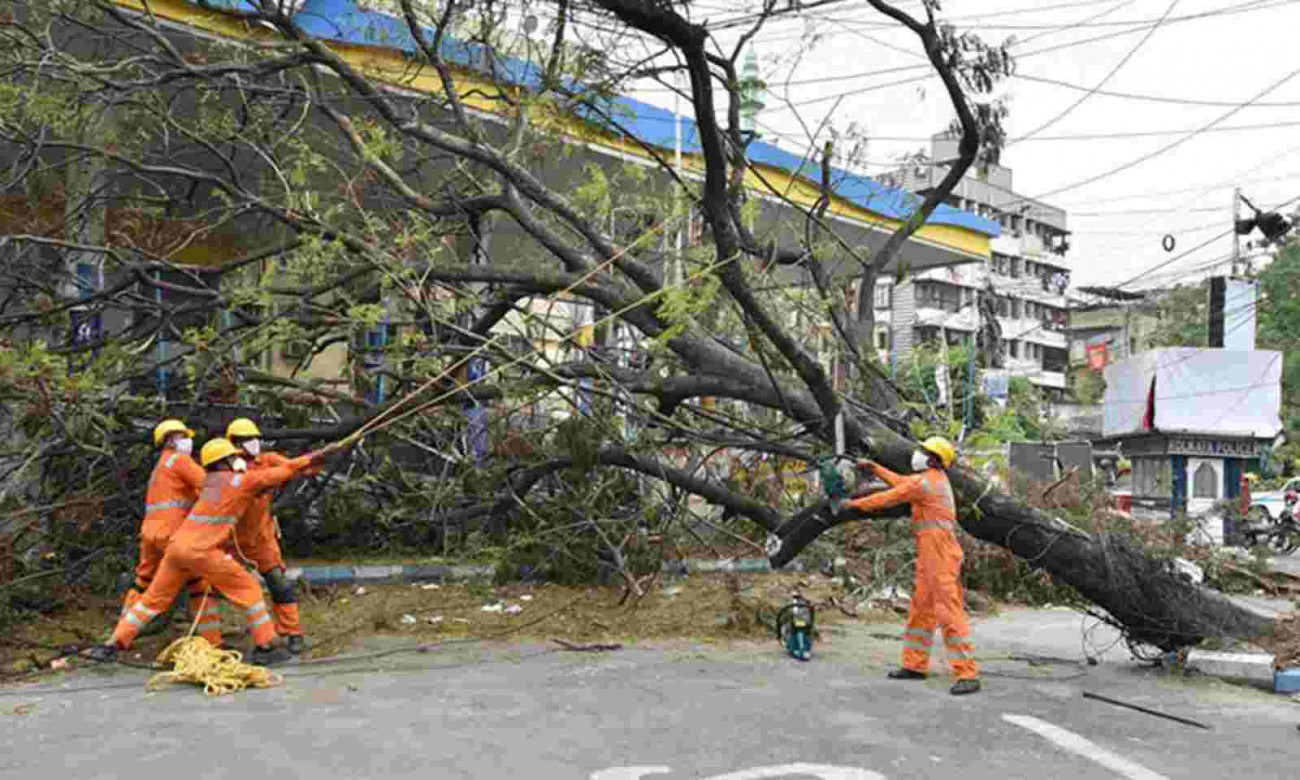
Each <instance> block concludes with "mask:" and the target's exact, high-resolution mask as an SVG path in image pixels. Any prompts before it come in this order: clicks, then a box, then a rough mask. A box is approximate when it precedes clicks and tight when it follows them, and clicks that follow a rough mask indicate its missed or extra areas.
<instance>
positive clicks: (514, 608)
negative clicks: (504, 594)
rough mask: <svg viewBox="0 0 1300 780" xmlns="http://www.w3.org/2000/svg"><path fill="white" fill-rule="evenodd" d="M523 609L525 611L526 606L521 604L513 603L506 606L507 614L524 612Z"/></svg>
mask: <svg viewBox="0 0 1300 780" xmlns="http://www.w3.org/2000/svg"><path fill="white" fill-rule="evenodd" d="M523 611H524V608H523V607H521V606H519V605H518V604H511V605H510V606H508V607H506V614H507V615H518V614H519V613H520V612H523Z"/></svg>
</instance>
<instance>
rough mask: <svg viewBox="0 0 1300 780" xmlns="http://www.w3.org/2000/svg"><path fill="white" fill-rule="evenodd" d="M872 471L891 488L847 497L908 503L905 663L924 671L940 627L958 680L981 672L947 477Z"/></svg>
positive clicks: (869, 506) (868, 502)
mask: <svg viewBox="0 0 1300 780" xmlns="http://www.w3.org/2000/svg"><path fill="white" fill-rule="evenodd" d="M875 472H876V475H877V476H879V477H880V478H881V479H883V480H885V481H886V482H888V483H889V484H890V485H891V487H890V489H889V490H885V491H882V492H880V493H875V494H873V495H869V496H864V497H862V498H858V499H854V500H851V501H848V502H846V505H847V506H851V507H853V508H855V509H857V510H859V511H862V512H870V511H872V510H874V509H884V508H886V507H891V506H895V505H897V504H901V503H904V502H907V503H910V504H911V505H912V535H913V537H915V539H916V552H917V558H916V585H915V587H913V589H912V603H911V607H910V609H909V610H908V615H907V629H906V630H905V631H904V632H903V668H904V669H910V670H912V671H914V672H920V673H921V674H926V673H927V672H928V671H929V668H930V649H931V647H932V645H933V644H934V631H935V628H936V627H937V628H942V629H943V639H944V645H945V647H946V648H947V651H948V664H949V666H950V667H951V669H952V674H953V676H954V677H956V678H957V679H959V680H966V679H975V678H977V677H979V667H978V665H977V664H976V663H975V660H974V658H973V657H972V654H973V653H974V646H973V645H972V644H971V641H970V625H969V623H968V622H967V620H966V605H965V600H964V598H963V596H962V588H961V561H962V552H961V545H960V544H958V543H957V537H956V536H955V535H954V533H953V532H954V526H955V524H956V522H957V503H956V501H954V500H953V496H952V486H951V485H950V484H949V483H948V476H947V475H946V474H944V473H943V472H942V471H940V470H939V469H927V470H926V471H923V472H921V473H920V474H914V475H909V476H903V475H901V474H895V473H894V472H892V471H890V470H889V469H887V468H884V467H883V466H880V465H878V464H877V465H876V466H875Z"/></svg>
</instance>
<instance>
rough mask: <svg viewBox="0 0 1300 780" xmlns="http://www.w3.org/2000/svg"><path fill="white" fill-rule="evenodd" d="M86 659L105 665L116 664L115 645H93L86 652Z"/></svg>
mask: <svg viewBox="0 0 1300 780" xmlns="http://www.w3.org/2000/svg"><path fill="white" fill-rule="evenodd" d="M86 657H87V658H89V659H90V660H92V661H99V662H100V663H105V664H112V663H117V645H115V644H113V645H95V646H93V647H91V648H90V649H89V650H87V651H86Z"/></svg>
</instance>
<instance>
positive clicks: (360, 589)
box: [352, 585, 366, 596]
mask: <svg viewBox="0 0 1300 780" xmlns="http://www.w3.org/2000/svg"><path fill="white" fill-rule="evenodd" d="M352 595H353V596H364V595H366V588H365V586H364V585H358V586H357V587H356V588H354V589H353V590H352Z"/></svg>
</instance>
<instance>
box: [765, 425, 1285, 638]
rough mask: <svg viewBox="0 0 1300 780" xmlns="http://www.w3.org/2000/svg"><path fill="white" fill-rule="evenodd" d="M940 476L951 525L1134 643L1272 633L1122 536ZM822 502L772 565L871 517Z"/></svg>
mask: <svg viewBox="0 0 1300 780" xmlns="http://www.w3.org/2000/svg"><path fill="white" fill-rule="evenodd" d="M890 449H899V448H898V447H897V446H894V447H891V448H890ZM891 455H892V457H889V458H888V459H889V460H895V461H896V460H898V459H899V456H900V455H901V453H900V452H894V453H891ZM881 460H886V456H882V457H881ZM948 476H949V479H950V480H951V482H952V487H953V492H954V493H955V494H956V496H957V499H958V507H959V513H958V518H959V522H960V524H961V527H962V528H963V529H964V530H965V531H966V532H967V533H969V534H970V535H971V536H974V537H975V538H976V539H979V540H981V541H985V542H989V543H991V544H996V545H998V546H1000V547H1004V548H1006V549H1008V550H1010V551H1011V552H1012V553H1013V554H1015V555H1016V556H1017V557H1019V558H1022V559H1024V560H1025V561H1027V562H1029V563H1030V565H1032V566H1036V567H1039V568H1041V569H1044V570H1045V571H1047V572H1048V573H1049V574H1051V575H1052V576H1053V577H1054V578H1055V579H1056V580H1058V581H1059V582H1064V583H1066V584H1068V585H1070V586H1072V587H1073V588H1074V589H1075V590H1077V591H1078V592H1079V595H1081V596H1083V597H1084V598H1086V599H1088V600H1089V601H1091V602H1093V603H1094V604H1096V605H1097V606H1099V607H1101V608H1102V609H1104V610H1106V612H1108V613H1110V616H1111V617H1112V618H1114V620H1115V621H1116V622H1117V623H1118V624H1120V625H1121V626H1123V628H1124V631H1125V632H1126V635H1127V636H1128V637H1129V638H1130V639H1131V640H1132V641H1134V642H1140V643H1143V644H1148V645H1152V646H1155V647H1158V648H1160V649H1162V650H1173V649H1175V648H1180V647H1188V646H1191V645H1195V644H1198V643H1199V642H1200V641H1201V640H1202V639H1205V638H1208V637H1235V638H1240V639H1249V640H1267V639H1269V638H1271V637H1272V635H1273V628H1274V623H1273V619H1272V618H1270V617H1265V616H1263V615H1260V614H1258V613H1256V612H1253V611H1251V610H1249V609H1246V608H1244V607H1241V606H1239V605H1237V604H1235V603H1234V602H1232V601H1231V600H1229V599H1228V598H1227V597H1226V596H1224V595H1223V594H1221V593H1218V592H1216V591H1213V590H1210V589H1209V588H1205V587H1201V586H1198V585H1195V584H1193V583H1192V582H1191V581H1190V580H1189V579H1187V578H1186V577H1185V576H1184V575H1182V574H1179V573H1178V572H1177V571H1176V570H1175V569H1174V568H1173V567H1172V566H1171V565H1170V563H1169V562H1168V561H1162V560H1158V559H1155V558H1152V557H1151V556H1149V555H1147V554H1146V553H1144V552H1142V551H1141V550H1140V549H1138V548H1137V547H1136V546H1135V545H1134V543H1133V542H1132V541H1131V540H1130V539H1128V538H1127V537H1125V536H1122V535H1119V534H1107V533H1102V534H1087V533H1084V532H1082V531H1079V530H1077V529H1075V528H1072V527H1071V526H1069V525H1067V524H1065V523H1064V522H1061V521H1060V520H1056V521H1055V522H1048V523H1044V522H1043V520H1042V517H1041V515H1040V514H1039V512H1038V511H1037V510H1035V509H1033V508H1032V507H1029V506H1028V505H1026V504H1024V503H1022V502H1020V501H1018V500H1017V499H1015V498H1013V497H1011V496H1008V495H1005V494H1002V493H998V492H994V491H991V490H989V489H988V486H987V483H985V482H984V481H983V480H982V479H980V478H979V477H977V476H976V475H975V473H974V472H972V471H970V470H969V469H966V468H963V467H960V466H959V467H956V468H954V469H952V470H951V471H950V472H949V475H948ZM826 503H827V502H824V501H823V502H821V503H819V504H817V505H815V506H814V507H810V508H809V509H808V510H805V511H804V512H802V513H800V514H799V515H797V516H796V517H795V518H794V519H793V520H791V521H790V522H789V523H787V524H786V525H784V526H782V527H781V528H780V529H779V530H778V531H777V536H778V537H780V538H781V542H782V543H781V547H780V549H779V550H778V551H777V552H776V553H775V554H773V555H772V556H771V559H770V560H771V564H772V567H773V568H779V567H781V566H784V565H786V564H787V563H789V562H790V561H791V560H793V559H794V558H795V556H796V555H798V554H799V552H800V551H802V550H803V549H804V548H805V547H807V546H808V544H810V543H811V542H812V541H813V540H814V539H816V538H817V537H818V536H819V535H821V534H822V533H823V532H825V531H826V530H828V529H830V528H833V527H835V526H837V525H841V524H843V523H845V522H849V521H852V520H864V519H865V520H867V521H870V519H871V518H864V517H863V516H862V515H860V514H857V513H855V512H847V513H841V514H838V515H835V516H831V515H829V513H828V512H827V511H826V508H827V507H826ZM899 509H902V510H903V513H906V512H907V510H906V508H905V507H902V508H900V507H895V508H893V509H891V510H886V512H884V513H880V515H879V516H897V515H898V511H899ZM875 516H877V515H873V516H872V517H875Z"/></svg>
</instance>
